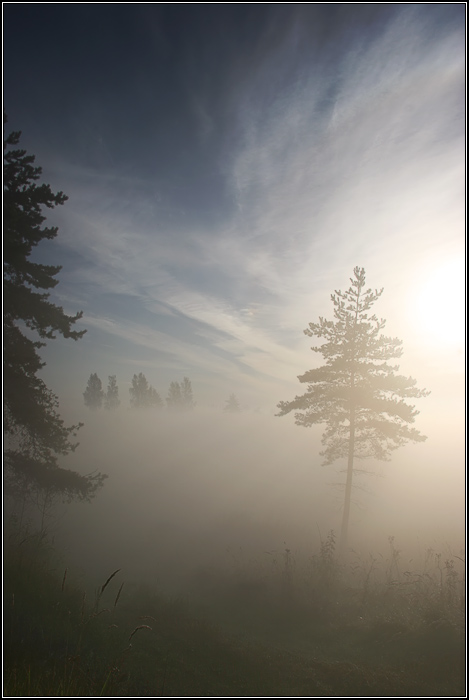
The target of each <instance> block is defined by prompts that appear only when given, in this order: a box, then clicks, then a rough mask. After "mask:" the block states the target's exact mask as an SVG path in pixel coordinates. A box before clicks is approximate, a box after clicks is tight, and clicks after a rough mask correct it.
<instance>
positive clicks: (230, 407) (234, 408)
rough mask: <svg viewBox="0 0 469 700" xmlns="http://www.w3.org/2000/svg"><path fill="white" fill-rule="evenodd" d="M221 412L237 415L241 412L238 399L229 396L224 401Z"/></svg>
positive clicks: (232, 395) (231, 395)
mask: <svg viewBox="0 0 469 700" xmlns="http://www.w3.org/2000/svg"><path fill="white" fill-rule="evenodd" d="M223 410H224V412H225V413H239V412H240V411H241V409H240V407H239V402H238V399H237V398H236V396H235V395H234V394H230V396H229V398H228V399H227V400H226V401H225V407H224V409H223Z"/></svg>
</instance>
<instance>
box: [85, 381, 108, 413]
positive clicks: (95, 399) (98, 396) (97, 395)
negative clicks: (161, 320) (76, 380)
mask: <svg viewBox="0 0 469 700" xmlns="http://www.w3.org/2000/svg"><path fill="white" fill-rule="evenodd" d="M83 398H84V399H85V406H88V408H92V409H96V408H101V406H102V405H103V399H104V391H103V385H102V382H101V379H100V378H99V377H98V375H97V374H90V378H89V379H88V384H87V385H86V389H85V391H84V393H83Z"/></svg>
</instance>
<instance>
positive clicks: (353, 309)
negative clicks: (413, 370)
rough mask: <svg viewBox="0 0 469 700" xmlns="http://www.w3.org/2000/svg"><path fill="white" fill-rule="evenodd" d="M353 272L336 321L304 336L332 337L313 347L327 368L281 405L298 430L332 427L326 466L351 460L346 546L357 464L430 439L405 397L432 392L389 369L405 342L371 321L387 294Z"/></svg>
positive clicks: (337, 301)
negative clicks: (292, 416) (367, 285)
mask: <svg viewBox="0 0 469 700" xmlns="http://www.w3.org/2000/svg"><path fill="white" fill-rule="evenodd" d="M353 272H354V277H353V278H350V281H351V283H352V286H351V287H350V288H349V289H348V290H347V291H346V292H341V291H336V292H335V294H332V295H331V299H332V302H333V305H334V317H335V319H336V320H335V321H326V320H325V319H324V318H322V317H319V323H310V324H309V327H308V328H307V329H306V330H305V331H304V332H305V334H306V335H308V336H310V337H316V338H324V339H325V341H326V342H325V343H324V344H323V345H320V346H318V347H313V348H311V349H312V350H313V352H317V353H319V354H321V355H322V356H323V358H324V359H325V361H326V362H325V364H324V365H323V366H322V367H319V368H317V369H311V370H309V371H308V372H305V374H302V375H300V376H299V377H298V379H299V381H300V382H301V383H302V384H307V386H308V388H307V391H306V393H305V394H302V395H301V396H296V397H295V398H294V399H293V401H281V402H280V403H279V404H278V408H279V409H280V412H279V413H278V414H277V415H279V416H284V415H285V414H287V413H290V412H291V411H295V422H296V424H297V425H302V426H304V427H310V426H312V425H314V424H316V423H325V424H326V429H325V431H324V434H323V437H322V444H323V445H324V447H325V450H324V451H323V452H321V455H322V456H324V458H325V459H324V464H332V463H333V462H334V461H335V460H337V459H340V458H346V459H347V479H346V485H345V506H344V515H343V521H342V535H341V546H342V548H343V547H345V544H346V540H347V533H348V521H349V514H350V501H351V492H352V480H353V474H354V471H356V469H354V460H355V458H361V459H363V458H373V457H374V458H375V459H378V460H388V459H389V455H390V453H391V451H392V450H395V449H397V448H398V447H401V446H402V445H404V444H405V443H406V442H407V441H409V440H411V441H413V442H423V441H424V440H426V437H425V436H424V435H421V434H420V433H419V431H418V430H416V429H415V428H412V427H409V426H410V425H411V424H412V423H413V422H414V421H415V417H416V416H417V415H418V413H419V412H418V411H416V410H415V408H414V406H410V405H408V404H407V403H405V399H408V398H421V397H424V396H428V394H429V392H428V391H426V390H425V389H423V390H421V389H417V388H416V380H415V379H412V378H411V377H409V378H408V377H403V376H401V375H399V374H397V372H398V370H399V366H398V365H389V364H388V363H387V360H390V359H392V358H399V357H401V355H402V352H403V350H402V341H401V340H398V339H397V338H390V337H387V336H384V335H381V330H382V329H383V328H384V326H385V323H386V322H385V321H384V320H383V319H381V320H378V319H377V317H376V316H375V315H372V316H368V311H369V310H370V309H371V307H372V306H373V304H374V303H375V302H376V301H377V300H378V299H379V297H380V296H381V294H382V293H383V289H381V290H380V291H378V290H375V291H374V292H373V291H372V290H371V289H367V290H366V291H365V270H364V269H363V268H360V267H355V268H354V271H353Z"/></svg>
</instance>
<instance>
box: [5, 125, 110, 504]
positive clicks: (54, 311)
mask: <svg viewBox="0 0 469 700" xmlns="http://www.w3.org/2000/svg"><path fill="white" fill-rule="evenodd" d="M5 121H6V117H4V122H5ZM20 136H21V132H13V133H11V134H10V135H9V136H7V137H6V139H5V141H4V144H3V400H4V412H3V418H4V423H3V425H4V442H5V450H4V478H5V487H6V492H8V493H10V494H12V495H13V496H14V497H15V498H19V499H21V500H22V501H23V503H24V502H25V501H26V500H32V501H33V502H35V503H38V504H39V505H40V502H42V504H43V506H44V507H46V505H44V504H49V503H50V502H51V500H54V499H56V498H61V497H65V498H66V499H72V498H78V499H89V498H90V497H92V496H93V495H94V494H95V492H96V490H97V489H98V488H99V487H100V486H101V485H102V483H103V479H104V476H103V475H101V474H95V475H88V476H81V475H80V474H78V473H77V472H74V471H70V470H67V469H63V468H62V467H60V466H59V463H58V460H59V457H61V456H64V455H67V454H69V453H70V452H73V451H74V450H75V448H76V447H77V443H75V442H73V441H72V440H73V438H74V437H75V436H76V433H77V430H78V429H79V427H80V425H72V426H70V427H66V426H65V424H64V421H63V420H62V419H61V417H60V415H59V413H58V406H59V400H58V398H57V396H56V395H55V394H53V393H52V391H50V389H48V388H47V386H46V385H45V383H44V382H43V380H42V379H41V378H40V377H39V376H38V373H39V371H40V370H41V368H42V367H44V362H41V358H40V357H39V355H38V350H39V349H40V348H41V347H44V345H45V342H44V341H45V340H53V339H54V338H55V337H56V333H60V334H61V335H62V336H63V337H64V338H71V339H72V340H78V339H80V338H81V337H82V336H83V334H84V333H85V332H86V331H85V330H81V331H77V330H73V327H74V325H75V323H76V322H77V321H78V320H80V319H81V317H82V312H79V313H77V314H75V315H74V316H67V315H66V314H65V313H64V310H63V309H62V307H60V306H56V305H55V304H53V303H52V302H51V301H50V299H49V297H50V290H51V289H54V287H55V286H56V285H57V284H58V280H57V279H56V276H57V274H58V273H59V272H60V270H61V268H60V266H55V265H44V264H40V263H37V262H33V261H32V260H31V259H30V256H31V254H32V252H33V250H34V249H35V247H36V246H37V245H38V244H39V243H41V241H44V240H53V239H54V238H56V236H57V232H58V229H57V227H46V226H43V223H44V221H45V219H46V217H45V216H44V215H43V213H42V212H43V210H44V208H48V209H53V208H54V207H56V206H60V205H62V204H64V203H65V202H66V200H67V197H66V196H65V195H64V194H63V192H58V193H57V194H54V193H53V192H52V191H51V189H50V186H49V185H46V184H40V183H38V180H39V179H40V177H41V173H42V170H41V168H39V167H36V166H35V165H34V161H35V156H32V155H27V153H26V151H25V150H23V149H20V148H17V146H18V143H19V140H20Z"/></svg>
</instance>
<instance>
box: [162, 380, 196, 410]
mask: <svg viewBox="0 0 469 700" xmlns="http://www.w3.org/2000/svg"><path fill="white" fill-rule="evenodd" d="M166 404H167V406H168V409H169V410H170V411H190V410H192V409H193V408H194V406H195V404H194V400H193V396H192V384H191V382H190V379H188V377H184V379H183V380H182V382H181V384H179V382H171V384H170V386H169V390H168V396H167V397H166Z"/></svg>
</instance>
